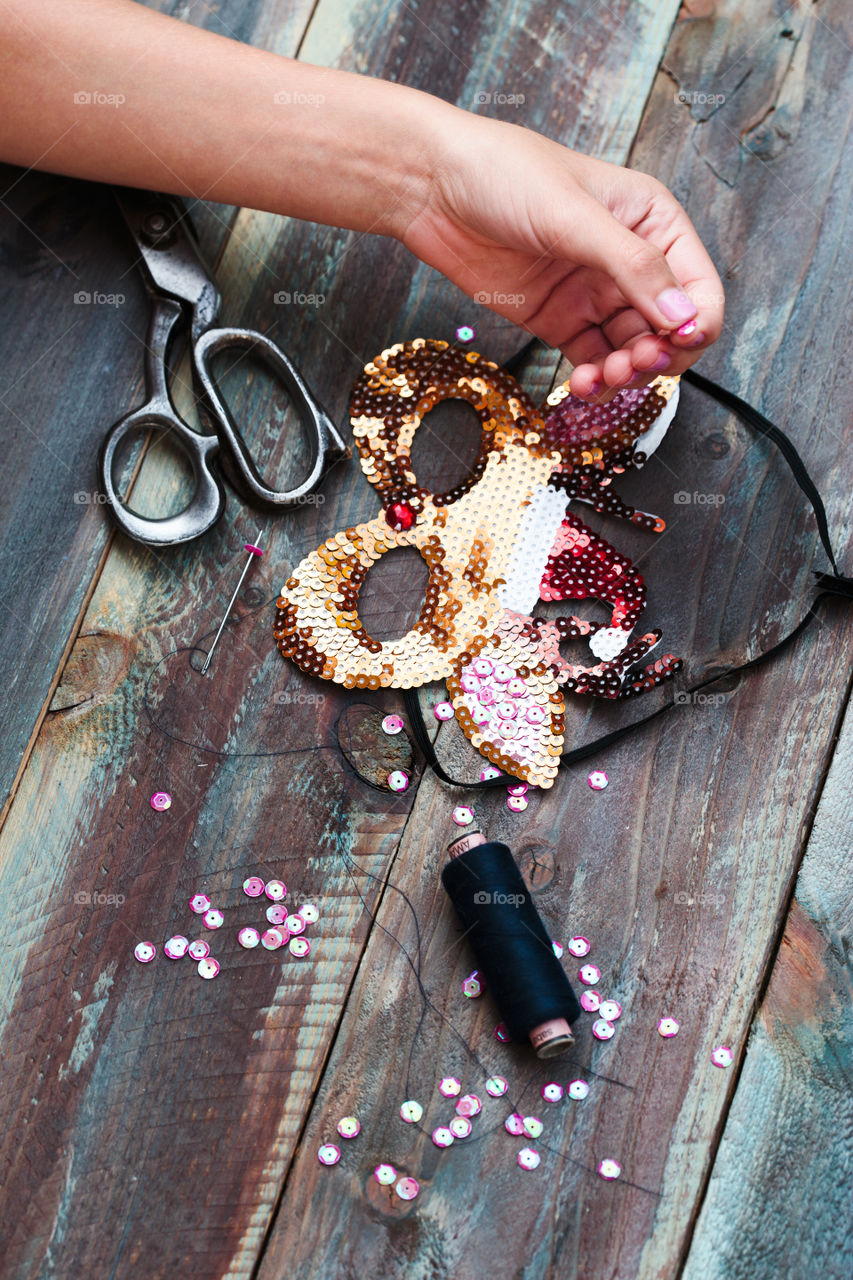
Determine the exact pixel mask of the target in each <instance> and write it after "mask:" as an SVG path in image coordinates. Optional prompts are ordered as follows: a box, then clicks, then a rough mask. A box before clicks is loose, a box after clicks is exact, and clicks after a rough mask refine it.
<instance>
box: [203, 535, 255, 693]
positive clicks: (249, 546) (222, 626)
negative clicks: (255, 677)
mask: <svg viewBox="0 0 853 1280" xmlns="http://www.w3.org/2000/svg"><path fill="white" fill-rule="evenodd" d="M260 536H261V531H260V529H259V530H258V532H257V534H256V537H257V538H258V539H260ZM243 545H244V546H245V548H246V550H247V551H248V553H249V558H248V560H247V561H246V563H245V565H244V567H243V572H242V573H241V574H240V581H239V582H238V583H237V585H236V587H235V588H234V594H233V596H232V597H231V599H230V600H229V601H228V608H227V609H226V610H225V614H224V616H223V618H222V621H221V622H220V624H219V630H218V631H217V633H216V635H215V636H214V637H213V644H212V645H211V646H210V652H209V653H208V655H207V657H206V658H205V661H204V666H203V667H202V669H201V674H202V675H204V673H205V672H206V671H207V668H208V667H209V666H210V660H211V658H212V657H213V651H214V649H215V648H216V646H217V645H218V643H219V637H220V636H221V635H222V632H223V630H224V629H225V623H226V622H227V621H228V615H229V613H230V612H231V607H232V605H233V604H234V601H235V600H236V599H237V593H238V592H239V590H240V588H241V587H242V585H243V579H244V578H245V576H246V574H247V573H248V572H249V568H250V566H251V564H252V561H253V560H254V558H255V556H262V555H263V554H264V553H263V551H262V550H261V548H260V547H256V546H255V545H254V543H252V542H246V543H244V544H243Z"/></svg>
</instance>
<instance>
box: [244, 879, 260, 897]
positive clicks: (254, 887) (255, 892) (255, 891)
mask: <svg viewBox="0 0 853 1280" xmlns="http://www.w3.org/2000/svg"><path fill="white" fill-rule="evenodd" d="M263 891H264V882H263V880H262V879H261V877H260V876H249V878H248V880H244V881H243V892H244V893H245V894H246V896H247V897H248V898H259V897H260V896H261V894H262V893H263Z"/></svg>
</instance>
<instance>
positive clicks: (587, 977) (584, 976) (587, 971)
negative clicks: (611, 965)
mask: <svg viewBox="0 0 853 1280" xmlns="http://www.w3.org/2000/svg"><path fill="white" fill-rule="evenodd" d="M600 977H601V970H600V969H599V968H598V966H597V965H594V964H585V965H581V967H580V969H578V978H579V979H580V980H581V982H582V983H583V984H584V986H585V987H591V986H592V984H593V983H594V982H598V979H599V978H600Z"/></svg>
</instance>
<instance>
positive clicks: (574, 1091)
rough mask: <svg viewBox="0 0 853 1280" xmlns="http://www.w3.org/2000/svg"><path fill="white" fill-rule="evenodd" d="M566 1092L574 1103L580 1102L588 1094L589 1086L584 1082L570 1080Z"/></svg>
mask: <svg viewBox="0 0 853 1280" xmlns="http://www.w3.org/2000/svg"><path fill="white" fill-rule="evenodd" d="M566 1092H567V1093H568V1095H569V1097H570V1098H573V1099H574V1100H575V1102H581V1101H582V1100H583V1099H584V1098H586V1097H587V1096H588V1094H589V1085H588V1084H587V1082H586V1080H572V1081H571V1083H570V1084H569V1087H568V1089H567V1090H566Z"/></svg>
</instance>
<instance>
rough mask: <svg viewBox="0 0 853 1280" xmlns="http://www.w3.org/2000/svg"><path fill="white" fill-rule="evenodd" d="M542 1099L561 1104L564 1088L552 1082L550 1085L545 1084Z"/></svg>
mask: <svg viewBox="0 0 853 1280" xmlns="http://www.w3.org/2000/svg"><path fill="white" fill-rule="evenodd" d="M542 1097H543V1098H544V1099H545V1101H546V1102H561V1101H562V1098H563V1086H562V1085H561V1084H557V1082H556V1081H554V1080H552V1081H551V1082H550V1083H549V1084H543V1086H542Z"/></svg>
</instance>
